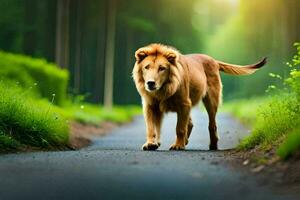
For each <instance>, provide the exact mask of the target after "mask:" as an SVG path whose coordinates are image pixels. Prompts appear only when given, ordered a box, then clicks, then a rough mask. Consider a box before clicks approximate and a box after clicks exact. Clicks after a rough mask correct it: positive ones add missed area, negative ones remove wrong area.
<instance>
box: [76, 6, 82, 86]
mask: <svg viewBox="0 0 300 200" xmlns="http://www.w3.org/2000/svg"><path fill="white" fill-rule="evenodd" d="M76 3H77V5H76V15H77V16H76V17H77V18H76V33H75V35H76V44H75V47H76V51H75V66H74V68H75V69H74V88H75V90H76V92H80V78H81V77H80V68H81V67H80V66H81V65H80V63H81V35H82V33H81V11H80V10H81V9H82V7H81V6H82V5H81V0H77V2H76Z"/></svg>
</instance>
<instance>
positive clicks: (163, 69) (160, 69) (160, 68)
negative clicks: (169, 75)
mask: <svg viewBox="0 0 300 200" xmlns="http://www.w3.org/2000/svg"><path fill="white" fill-rule="evenodd" d="M165 70H166V68H165V67H163V66H160V67H159V68H158V71H160V72H162V71H165Z"/></svg>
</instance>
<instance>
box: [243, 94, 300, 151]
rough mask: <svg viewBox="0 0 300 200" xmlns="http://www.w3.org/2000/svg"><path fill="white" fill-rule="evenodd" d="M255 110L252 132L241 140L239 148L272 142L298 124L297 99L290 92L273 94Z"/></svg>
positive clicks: (299, 113)
mask: <svg viewBox="0 0 300 200" xmlns="http://www.w3.org/2000/svg"><path fill="white" fill-rule="evenodd" d="M245 106H248V105H247V104H245ZM256 112H257V115H256V120H255V122H254V128H253V131H252V134H251V135H250V136H249V137H248V138H246V139H245V140H243V141H242V143H241V144H240V146H239V147H240V148H241V149H251V148H254V147H255V146H256V145H270V144H273V143H274V142H276V141H277V139H278V138H281V137H282V136H284V135H285V134H287V133H289V131H291V130H293V129H294V128H296V127H298V126H299V125H300V119H299V117H297V116H299V115H300V107H299V101H298V100H297V98H296V96H295V95H292V94H281V95H280V96H279V95H278V96H273V97H272V98H269V99H268V100H267V101H266V102H265V103H263V104H262V105H261V106H260V107H259V109H257V110H256Z"/></svg>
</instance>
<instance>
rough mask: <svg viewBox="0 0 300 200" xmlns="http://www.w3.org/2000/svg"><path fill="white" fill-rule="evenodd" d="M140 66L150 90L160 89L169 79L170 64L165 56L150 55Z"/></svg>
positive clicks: (147, 87)
mask: <svg viewBox="0 0 300 200" xmlns="http://www.w3.org/2000/svg"><path fill="white" fill-rule="evenodd" d="M140 67H141V69H142V76H143V79H144V82H145V83H144V86H145V90H147V91H148V92H155V91H158V90H159V89H160V88H161V87H162V86H163V85H164V83H165V82H167V81H168V78H169V74H170V64H169V62H168V60H167V59H166V58H165V57H164V56H156V57H154V56H148V57H147V58H145V59H144V60H143V61H142V62H141V63H140Z"/></svg>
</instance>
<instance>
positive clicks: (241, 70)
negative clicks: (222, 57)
mask: <svg viewBox="0 0 300 200" xmlns="http://www.w3.org/2000/svg"><path fill="white" fill-rule="evenodd" d="M217 63H218V64H219V67H220V71H223V72H225V73H227V74H233V75H248V74H252V73H254V72H255V71H256V70H258V69H259V68H261V67H262V66H264V65H265V64H266V63H267V58H266V57H265V58H263V59H262V60H261V61H259V62H258V63H256V64H252V65H245V66H240V65H233V64H228V63H224V62H221V61H217Z"/></svg>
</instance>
